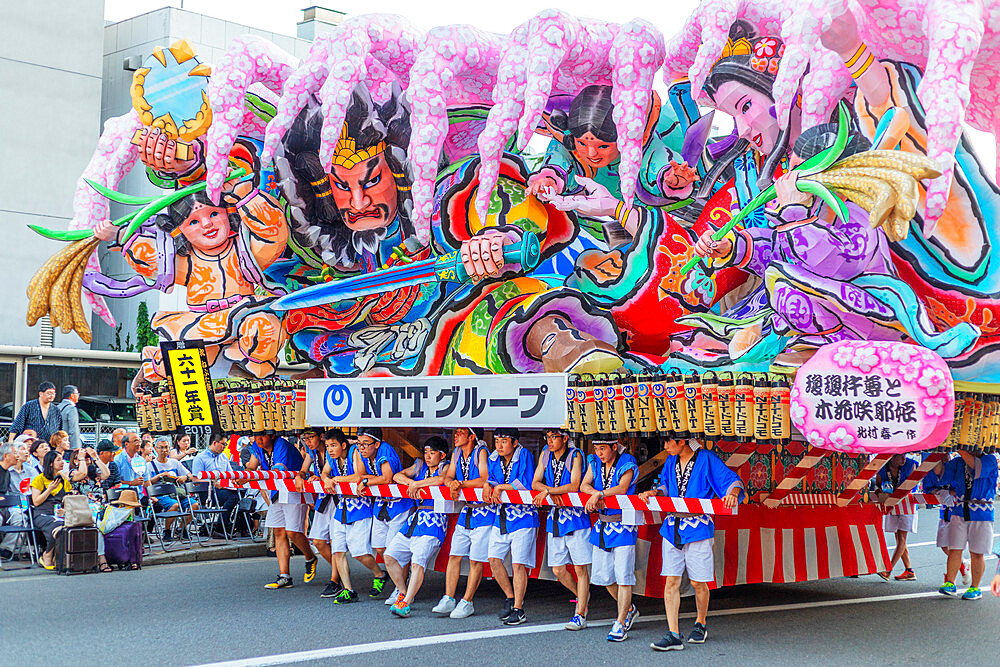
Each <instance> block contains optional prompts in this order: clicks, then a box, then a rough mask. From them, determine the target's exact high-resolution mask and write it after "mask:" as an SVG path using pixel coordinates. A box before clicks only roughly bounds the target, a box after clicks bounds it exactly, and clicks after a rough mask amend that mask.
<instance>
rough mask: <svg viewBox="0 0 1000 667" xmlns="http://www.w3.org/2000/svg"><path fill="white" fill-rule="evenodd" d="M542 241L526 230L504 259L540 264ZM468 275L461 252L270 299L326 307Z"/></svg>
mask: <svg viewBox="0 0 1000 667" xmlns="http://www.w3.org/2000/svg"><path fill="white" fill-rule="evenodd" d="M540 258H541V244H540V243H539V242H538V237H537V236H535V234H534V233H532V232H525V233H524V236H522V237H521V241H520V242H519V243H513V244H511V245H507V246H504V249H503V259H504V262H506V263H509V264H520V265H521V268H522V269H523V270H524V271H525V272H527V271H531V270H532V269H534V268H535V267H536V266H538V261H539V259H540ZM468 280H469V274H468V272H467V271H466V270H465V267H464V266H463V265H462V258H461V257H459V255H458V251H455V252H450V253H448V254H447V255H442V256H441V257H438V258H437V259H425V260H422V261H419V262H411V263H409V264H403V265H400V266H392V267H389V268H387V269H380V270H378V271H372V272H371V273H366V274H363V275H359V276H351V277H350V278H341V279H339V280H333V281H331V282H328V283H322V284H320V285H312V286H310V287H306V288H304V289H300V290H297V291H295V292H292V293H291V294H286V295H285V296H283V297H281V298H279V299H277V300H276V301H273V302H271V304H270V308H271V310H280V311H284V310H295V309H299V308H312V307H314V306H325V305H327V304H331V303H337V302H339V301H346V300H348V299H358V298H360V297H364V296H371V295H372V294H381V293H382V292H388V291H391V290H396V289H399V288H401V287H409V286H411V285H423V284H424V283H432V282H436V283H440V282H466V281H468Z"/></svg>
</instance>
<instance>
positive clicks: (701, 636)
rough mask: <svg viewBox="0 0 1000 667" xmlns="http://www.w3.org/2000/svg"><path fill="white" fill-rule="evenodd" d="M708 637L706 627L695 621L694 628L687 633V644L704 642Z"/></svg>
mask: <svg viewBox="0 0 1000 667" xmlns="http://www.w3.org/2000/svg"><path fill="white" fill-rule="evenodd" d="M706 639H708V628H707V627H706V626H705V624H704V623H695V624H694V630H692V631H691V634H689V635H688V643H689V644H704V643H705V640H706Z"/></svg>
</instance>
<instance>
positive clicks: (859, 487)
mask: <svg viewBox="0 0 1000 667" xmlns="http://www.w3.org/2000/svg"><path fill="white" fill-rule="evenodd" d="M891 458H892V454H878V455H877V456H875V457H874V458H872V460H871V461H869V462H868V465H866V466H865V467H864V468H862V470H861V472H859V473H858V476H857V477H855V478H854V479H853V480H851V483H850V484H848V485H847V488H846V489H844V490H843V491H842V492H841V493H840V495H839V496H837V504H838V505H840V506H841V507H843V506H844V505H849V504H850V503H851V502H852V501H854V500H855V499H856V498H857V497H858V496H859V495H861V492H862V491H864V489H865V488H866V487H867V486H868V482H870V481H871V479H872V477H874V476H875V475H877V474H878V471H879V470H881V469H882V466H884V465H885V462H886V461H888V460H889V459H891Z"/></svg>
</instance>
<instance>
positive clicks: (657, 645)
mask: <svg viewBox="0 0 1000 667" xmlns="http://www.w3.org/2000/svg"><path fill="white" fill-rule="evenodd" d="M649 648H651V649H653V650H654V651H682V650H684V638H683V637H681V636H680V635H678V634H675V633H673V632H668V633H667V634H665V635H663V639H660V640H658V641H655V642H653V643H652V644H650V645H649Z"/></svg>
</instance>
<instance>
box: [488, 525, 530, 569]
mask: <svg viewBox="0 0 1000 667" xmlns="http://www.w3.org/2000/svg"><path fill="white" fill-rule="evenodd" d="M537 530H538V529H537V528H534V527H532V528H520V529H518V530H515V531H514V532H512V533H507V534H506V535H504V534H503V533H501V532H500V527H499V526H493V529H492V530H491V531H490V548H489V556H490V558H499V559H500V560H503V559H505V558H506V557H507V554H510V560H511V562H512V563H514V564H516V565H526V566H528V567H529V568H532V567H535V534H536V532H537Z"/></svg>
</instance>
